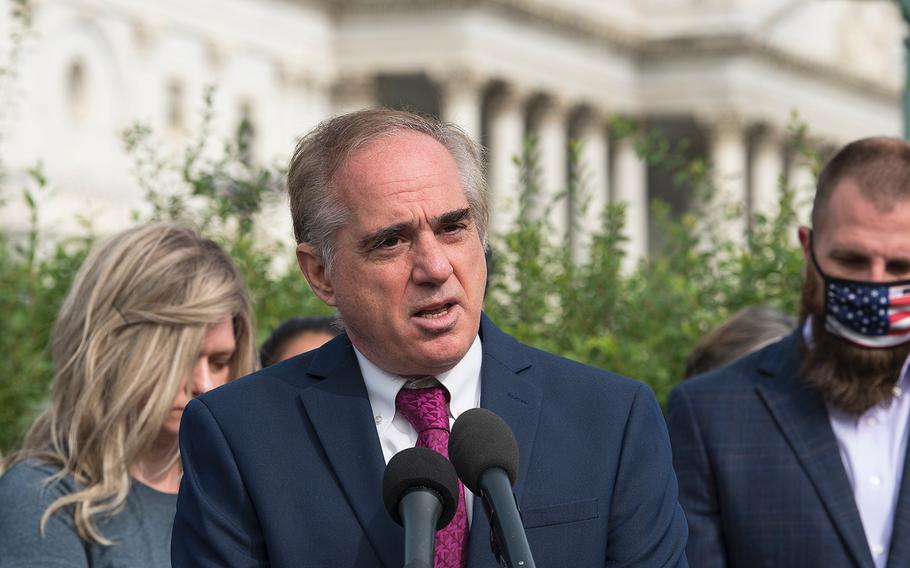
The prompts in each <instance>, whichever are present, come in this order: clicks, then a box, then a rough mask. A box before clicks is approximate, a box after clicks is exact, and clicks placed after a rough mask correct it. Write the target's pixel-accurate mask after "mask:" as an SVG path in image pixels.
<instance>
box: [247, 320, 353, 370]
mask: <svg viewBox="0 0 910 568" xmlns="http://www.w3.org/2000/svg"><path fill="white" fill-rule="evenodd" d="M340 332H341V322H340V321H339V320H338V317H337V316H310V317H306V318H290V319H287V320H285V321H283V322H281V324H280V325H279V326H278V327H276V328H275V331H273V332H272V335H270V336H269V338H268V339H266V340H265V342H263V344H262V347H260V348H259V362H260V363H261V364H262V366H263V367H268V366H269V365H274V364H275V363H277V362H278V359H277V357H278V356H279V355H281V352H282V351H283V350H284V347H285V345H287V343H288V341H290V340H292V339H294V338H295V337H297V336H298V335H301V334H304V333H321V334H325V335H333V336H334V335H338V334H339V333H340Z"/></svg>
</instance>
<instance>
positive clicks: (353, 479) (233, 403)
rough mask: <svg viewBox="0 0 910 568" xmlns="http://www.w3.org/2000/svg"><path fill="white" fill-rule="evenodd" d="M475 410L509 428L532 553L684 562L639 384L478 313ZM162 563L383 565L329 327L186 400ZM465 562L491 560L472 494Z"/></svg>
mask: <svg viewBox="0 0 910 568" xmlns="http://www.w3.org/2000/svg"><path fill="white" fill-rule="evenodd" d="M481 340H482V345H483V363H482V370H481V406H483V407H485V408H488V409H490V410H492V411H493V412H495V413H496V414H498V415H499V416H501V417H502V418H503V419H504V420H505V421H506V422H507V423H508V424H509V426H510V427H511V428H512V430H513V431H514V432H515V436H516V438H517V440H518V446H519V452H520V467H519V472H518V481H517V483H516V485H515V493H516V496H517V499H518V503H519V505H520V507H521V509H522V513H523V521H524V524H525V527H526V529H527V534H528V541H529V542H530V545H531V549H532V552H533V554H534V559H535V561H536V563H537V565H538V566H540V567H541V568H551V567H557V566H571V567H585V566H646V567H652V566H653V567H660V566H674V567H675V566H686V561H685V542H686V525H685V517H684V514H683V512H682V509H681V508H680V506H679V504H678V501H677V487H676V477H675V476H674V474H673V471H672V467H671V453H670V446H669V439H668V437H667V434H666V426H665V424H664V422H663V420H662V417H661V414H660V409H659V407H658V405H657V403H656V400H655V398H654V395H653V394H652V393H651V391H650V390H649V389H648V388H647V387H646V386H644V385H642V384H639V383H636V382H634V381H630V380H628V379H624V378H622V377H618V376H616V375H612V374H609V373H606V372H604V371H601V370H598V369H594V368H591V367H588V366H585V365H581V364H579V363H574V362H571V361H568V360H566V359H562V358H559V357H556V356H554V355H550V354H548V353H544V352H542V351H538V350H536V349H532V348H530V347H527V346H525V345H522V344H520V343H518V342H517V341H515V340H514V339H513V338H511V337H509V336H507V335H506V334H504V333H502V332H501V331H500V330H498V329H497V328H496V327H495V326H493V324H492V323H490V322H489V320H487V319H486V317H484V318H483V321H482V323H481ZM180 448H181V458H182V460H183V468H184V474H183V480H182V481H181V485H180V495H179V498H178V502H177V515H176V519H175V521H174V530H173V538H172V543H173V544H172V561H173V565H174V566H175V567H178V568H179V567H184V566H206V567H209V566H211V567H214V566H237V567H240V566H244V567H246V566H276V567H277V566H288V567H290V566H293V567H300V566H331V567H355V566H356V567H374V566H376V567H378V566H384V567H386V568H398V567H400V566H402V564H403V547H404V530H403V529H402V528H401V527H400V526H398V525H397V524H395V522H394V521H392V519H391V518H390V517H389V515H388V514H387V512H386V510H385V508H384V507H383V504H382V495H381V486H382V476H383V472H384V470H385V462H384V460H383V456H382V450H381V448H380V444H379V437H378V435H377V433H376V426H375V424H374V421H373V413H372V411H371V406H370V401H369V399H368V398H367V392H366V387H365V386H364V383H363V378H362V376H361V374H360V369H359V366H358V364H357V360H356V357H355V355H354V350H353V348H352V346H351V343H350V341H349V340H348V338H347V337H346V336H344V335H341V336H339V337H338V338H336V339H334V340H333V341H331V342H329V343H328V344H326V345H325V346H323V347H322V348H320V349H318V350H316V351H313V352H310V353H307V354H304V355H301V356H298V357H296V358H294V359H291V360H289V361H286V362H284V363H280V364H278V365H275V366H272V367H268V368H266V369H264V370H262V371H260V372H258V373H256V374H254V375H251V376H249V377H246V378H244V379H240V380H238V381H235V382H233V383H230V384H229V385H226V386H224V387H222V388H219V389H216V390H214V391H211V392H209V393H207V394H205V395H203V396H201V397H199V398H198V399H195V400H193V401H192V402H191V403H190V404H189V405H188V406H187V408H186V411H185V412H184V415H183V421H182V423H181V427H180ZM468 566H469V567H472V568H479V567H490V568H493V567H495V566H496V562H495V560H494V557H493V554H492V553H491V551H490V526H489V523H488V521H487V518H486V515H485V514H484V510H483V506H482V504H481V503H480V502H479V500H478V501H476V502H475V505H474V514H473V519H472V525H471V529H470V542H469V560H468Z"/></svg>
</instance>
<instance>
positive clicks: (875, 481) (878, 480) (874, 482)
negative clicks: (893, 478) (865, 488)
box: [869, 475, 882, 487]
mask: <svg viewBox="0 0 910 568" xmlns="http://www.w3.org/2000/svg"><path fill="white" fill-rule="evenodd" d="M869 483H871V484H872V485H875V486H876V487H877V486H879V485H881V484H882V478H881V477H879V476H877V475H873V476H872V477H870V478H869Z"/></svg>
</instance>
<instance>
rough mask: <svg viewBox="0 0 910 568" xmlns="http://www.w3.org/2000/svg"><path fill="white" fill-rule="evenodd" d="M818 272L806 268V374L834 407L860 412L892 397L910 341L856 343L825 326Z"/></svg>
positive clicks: (804, 315) (804, 366) (803, 299)
mask: <svg viewBox="0 0 910 568" xmlns="http://www.w3.org/2000/svg"><path fill="white" fill-rule="evenodd" d="M819 280H820V279H819V276H818V275H817V274H816V273H815V271H814V270H811V269H810V270H808V271H807V274H806V282H805V284H804V285H803V293H802V306H801V309H802V318H801V319H802V321H803V322H805V320H806V318H807V317H808V316H812V346H811V347H806V346H805V342H802V344H803V347H804V349H803V374H804V375H805V376H806V382H807V383H809V385H810V386H812V387H813V388H814V389H815V390H816V391H818V393H819V395H820V396H821V397H822V399H823V400H825V401H826V402H827V403H829V404H830V405H831V406H833V407H835V408H838V409H840V410H843V411H845V412H848V413H850V414H853V415H857V416H859V415H861V414H863V413H864V412H866V411H867V410H869V409H870V408H872V407H873V406H876V405H877V404H881V403H883V402H885V401H890V400H891V399H892V398H893V397H894V386H895V385H896V384H897V380H898V379H899V378H900V372H901V368H902V367H903V365H904V361H905V360H906V359H907V356H908V355H910V343H905V344H903V345H898V346H895V347H890V348H885V349H870V348H868V347H861V346H859V345H854V344H853V343H850V342H849V341H847V340H845V339H841V338H840V337H838V336H836V335H832V334H831V333H830V332H829V331H828V330H826V329H825V308H824V301H823V300H822V298H823V295H822V294H821V290H820V288H821V286H820V282H819Z"/></svg>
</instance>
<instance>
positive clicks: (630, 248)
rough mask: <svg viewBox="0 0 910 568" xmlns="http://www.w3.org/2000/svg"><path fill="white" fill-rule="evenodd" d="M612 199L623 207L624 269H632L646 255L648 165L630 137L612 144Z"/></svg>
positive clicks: (627, 270)
mask: <svg viewBox="0 0 910 568" xmlns="http://www.w3.org/2000/svg"><path fill="white" fill-rule="evenodd" d="M614 147H615V151H614V158H613V159H614V163H613V168H614V175H613V191H612V197H613V200H614V201H616V202H617V203H624V204H625V206H626V230H625V232H626V236H627V237H628V240H627V241H626V243H625V252H626V254H625V257H624V258H623V263H622V267H623V271H624V272H626V273H629V272H631V271H632V270H633V269H634V268H635V267H636V266H637V265H638V262H639V261H640V260H641V259H642V258H644V257H645V255H647V254H648V183H647V180H648V167H647V164H645V162H644V161H643V160H642V159H641V158H639V157H638V154H636V153H635V148H634V146H633V144H632V140H630V139H628V138H624V139H622V140H617V141H616V142H615V143H614Z"/></svg>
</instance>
